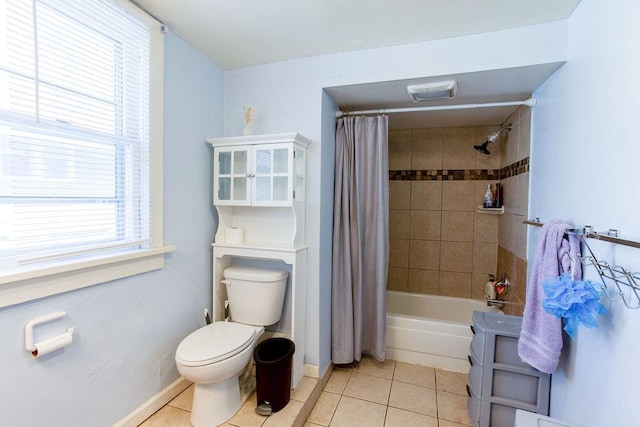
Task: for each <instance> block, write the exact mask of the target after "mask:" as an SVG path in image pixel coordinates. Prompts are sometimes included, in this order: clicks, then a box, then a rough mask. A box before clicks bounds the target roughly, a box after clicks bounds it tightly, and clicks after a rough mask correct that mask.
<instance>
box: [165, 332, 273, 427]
mask: <svg viewBox="0 0 640 427" xmlns="http://www.w3.org/2000/svg"><path fill="white" fill-rule="evenodd" d="M263 331H264V328H262V327H254V326H249V325H243V324H241V323H232V322H214V323H212V324H210V325H207V326H205V327H203V328H200V329H198V330H197V331H195V332H194V333H192V334H191V335H189V336H188V337H187V338H185V339H184V340H183V341H182V342H181V343H180V345H179V346H178V349H177V350H176V366H177V367H178V372H180V375H182V376H183V377H184V378H186V379H188V380H190V381H193V382H194V383H195V389H194V393H193V403H192V408H191V424H193V425H194V426H197V427H200V426H203V427H205V426H216V425H219V424H223V423H224V422H225V421H226V420H228V419H229V418H231V417H232V416H233V415H234V414H235V413H236V412H237V411H238V409H240V406H242V396H241V395H240V392H239V389H240V385H239V381H238V376H239V375H240V373H241V372H242V371H244V369H245V367H246V366H247V364H248V363H249V361H250V360H251V355H252V353H253V348H254V345H255V342H256V340H257V339H258V337H259V336H260V335H261V334H262V332H263Z"/></svg>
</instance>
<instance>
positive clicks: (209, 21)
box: [134, 0, 580, 128]
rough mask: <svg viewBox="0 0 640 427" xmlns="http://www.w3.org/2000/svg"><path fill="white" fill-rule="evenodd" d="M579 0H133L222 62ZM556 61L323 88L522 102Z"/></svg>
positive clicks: (469, 24) (379, 103)
mask: <svg viewBox="0 0 640 427" xmlns="http://www.w3.org/2000/svg"><path fill="white" fill-rule="evenodd" d="M579 1H580V0H517V1H513V0H347V1H344V0H297V1H296V0H269V1H265V0H134V2H135V3H136V4H138V5H139V6H140V7H141V8H143V9H145V10H146V11H147V12H149V13H150V14H151V15H153V16H155V17H156V18H157V19H159V20H160V21H162V22H163V23H165V24H166V25H168V26H169V28H170V30H171V31H172V32H174V33H176V34H177V35H178V36H180V38H182V39H183V40H185V41H186V42H187V43H189V44H190V45H191V46H193V47H194V48H196V49H197V50H199V51H200V52H202V53H203V54H204V55H206V56H207V57H209V58H210V59H211V60H213V61H214V62H215V63H216V64H218V65H219V66H221V67H222V68H224V69H226V70H231V69H236V68H242V67H248V66H253V65H258V64H264V63H270V62H277V61H284V60H290V59H296V58H303V57H309V56H315V55H322V54H329V53H339V52H347V51H354V50H362V49H372V48H378V47H383V46H393V45H401V44H408V43H416V42H421V41H428V40H435V39H441V38H447V37H456V36H463V35H469V34H476V33H482V32H489V31H497V30H503V29H508V28H514V27H519V26H525V25H532V24H537V23H542V22H548V21H554V20H560V19H566V18H568V17H569V15H570V14H571V12H572V11H573V10H574V8H575V7H576V5H577V4H578V3H579ZM561 65H562V64H561V63H557V64H549V65H545V66H534V67H523V68H517V69H510V70H498V71H493V72H483V73H471V74H460V75H455V76H437V77H434V76H428V77H425V79H415V80H410V81H399V82H381V83H374V84H367V85H355V86H349V87H337V88H329V89H328V92H329V94H330V95H331V96H332V98H333V99H334V100H335V101H336V103H337V104H338V106H340V108H341V109H343V110H360V109H378V108H394V107H405V106H412V105H416V104H413V103H412V102H411V101H410V100H409V98H408V95H407V93H406V86H407V85H408V84H417V83H427V82H433V81H439V80H451V79H454V80H457V81H458V95H457V96H456V97H455V98H454V99H453V100H445V101H439V102H438V105H440V104H447V103H457V104H470V103H484V102H498V101H513V100H524V99H526V98H527V97H528V96H529V95H530V94H531V93H532V92H533V91H534V90H535V89H536V88H537V87H538V86H539V85H540V84H541V83H542V82H544V80H546V79H547V78H548V77H549V76H550V75H551V74H552V73H553V72H555V70H556V69H557V68H558V67H559V66H561ZM429 102H430V103H432V104H434V103H436V102H435V101H429ZM429 102H427V103H424V102H423V103H420V104H419V105H429ZM514 110H515V108H496V109H494V108H491V109H489V108H484V109H474V110H458V111H448V112H429V113H402V114H393V115H391V116H390V119H389V121H390V127H392V128H404V127H415V126H420V127H430V126H434V124H433V123H437V125H438V126H467V125H480V124H498V123H502V122H503V121H504V120H505V119H506V118H507V117H508V116H509V115H510V114H511V113H512V112H513V111H514Z"/></svg>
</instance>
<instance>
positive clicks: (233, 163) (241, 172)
mask: <svg viewBox="0 0 640 427" xmlns="http://www.w3.org/2000/svg"><path fill="white" fill-rule="evenodd" d="M214 155H215V156H216V160H217V162H218V167H217V168H216V173H215V176H214V200H215V202H216V203H218V204H233V205H243V204H246V205H248V204H249V203H250V194H249V178H250V173H249V172H250V171H249V148H247V147H235V148H219V149H218V148H216V150H215V152H214Z"/></svg>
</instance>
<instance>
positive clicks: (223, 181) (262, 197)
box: [213, 142, 306, 206]
mask: <svg viewBox="0 0 640 427" xmlns="http://www.w3.org/2000/svg"><path fill="white" fill-rule="evenodd" d="M305 154H306V150H305V147H303V146H302V145H300V144H299V143H295V142H290V143H281V144H278V143H257V144H256V145H240V146H234V145H230V146H220V147H215V148H214V158H215V161H216V165H217V167H215V168H214V179H213V197H214V204H216V205H228V206H292V204H293V201H294V200H296V199H298V200H301V199H304V174H305V170H304V169H305V168H304V165H305Z"/></svg>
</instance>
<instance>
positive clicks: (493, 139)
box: [473, 123, 511, 154]
mask: <svg viewBox="0 0 640 427" xmlns="http://www.w3.org/2000/svg"><path fill="white" fill-rule="evenodd" d="M505 130H509V131H510V130H511V123H509V124H508V125H507V126H503V127H501V128H500V129H498V130H497V131H495V132H491V133H490V134H489V135H488V136H487V140H486V141H485V142H484V143H483V144H482V145H474V146H473V148H474V149H475V150H477V151H479V152H481V153H482V154H491V152H489V150H488V149H487V145H489V144H493V143H494V142H496V140H497V139H498V137H499V136H500V134H501V133H502V132H504V131H505Z"/></svg>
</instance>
